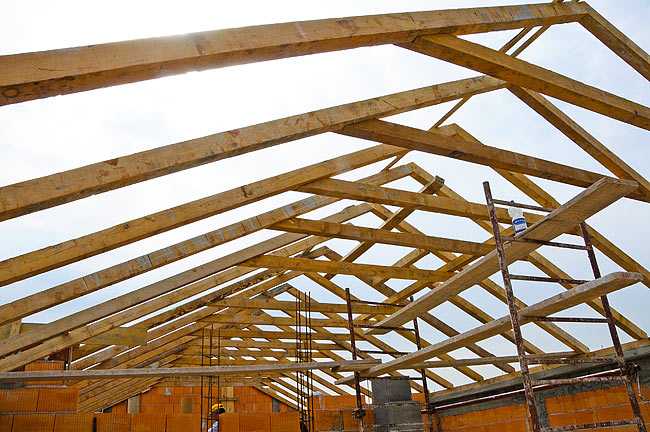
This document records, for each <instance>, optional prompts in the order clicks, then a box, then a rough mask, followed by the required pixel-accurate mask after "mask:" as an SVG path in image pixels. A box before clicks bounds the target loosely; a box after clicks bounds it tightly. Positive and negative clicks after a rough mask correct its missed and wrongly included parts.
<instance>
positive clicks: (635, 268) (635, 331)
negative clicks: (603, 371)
mask: <svg viewBox="0 0 650 432" xmlns="http://www.w3.org/2000/svg"><path fill="white" fill-rule="evenodd" d="M447 127H448V128H449V131H451V130H453V129H455V130H456V132H455V133H456V134H459V135H461V136H463V137H464V138H465V139H467V140H471V141H474V142H480V141H478V140H477V139H476V138H475V137H473V136H472V135H470V134H469V133H468V132H467V131H465V130H464V129H462V128H461V127H459V126H458V125H455V124H452V125H449V126H447ZM409 168H411V170H412V172H413V174H412V176H413V177H415V178H416V179H417V178H419V177H421V176H424V177H423V178H422V179H420V180H418V181H420V182H423V183H426V182H427V181H430V178H431V175H429V174H428V173H426V172H425V171H424V170H422V169H421V168H420V167H418V166H417V165H416V164H409ZM495 171H496V172H497V173H498V174H499V175H501V176H502V177H503V178H505V179H506V180H508V181H509V182H510V183H512V184H513V185H514V186H515V187H517V188H518V189H520V190H521V191H522V192H524V193H525V194H526V195H528V196H529V197H530V198H532V199H533V200H534V201H535V202H537V203H538V204H539V205H541V206H542V207H546V208H557V207H560V203H559V202H557V201H556V200H555V199H554V198H553V197H552V196H550V195H549V194H548V193H547V192H545V191H544V190H543V189H542V188H540V187H539V186H537V185H536V184H535V183H534V182H533V181H532V180H530V179H529V178H527V177H526V176H525V175H523V174H517V173H512V172H510V171H505V170H500V169H495ZM640 189H641V188H640ZM442 192H443V193H442V195H443V196H448V197H451V198H456V199H462V197H460V196H459V195H458V194H456V193H455V192H453V191H451V189H449V188H448V187H445V188H444V189H443V191H442ZM450 194H451V195H450ZM475 222H476V223H477V224H478V225H479V226H481V227H482V228H483V229H485V230H486V231H487V232H489V233H491V232H492V228H491V227H490V225H489V224H485V223H483V222H481V221H475ZM588 230H589V232H590V235H591V237H592V243H593V244H594V246H596V247H598V248H599V249H600V250H601V251H602V252H603V253H604V254H605V255H607V256H608V257H609V258H610V259H612V260H613V261H614V262H616V263H617V264H619V265H620V266H621V267H622V268H623V269H624V270H626V271H632V272H638V273H641V274H642V275H643V277H644V283H645V284H646V285H647V286H648V287H650V277H649V276H648V275H650V273H649V272H648V271H647V270H646V269H645V268H643V266H641V265H640V264H638V263H636V262H635V261H634V260H633V259H632V258H630V257H629V256H628V255H627V254H625V252H623V251H622V250H620V249H619V248H617V247H616V246H614V245H613V244H612V243H611V242H609V241H606V240H605V242H603V237H602V235H600V234H599V233H598V232H596V231H595V230H594V229H593V227H589V226H588ZM574 233H575V234H577V235H580V233H579V232H578V230H577V229H576V230H575V231H574ZM528 260H529V261H530V262H531V263H532V264H533V265H535V266H536V267H538V268H539V269H540V270H542V271H543V272H544V273H546V274H547V275H548V276H550V277H556V278H563V279H573V278H572V277H571V276H569V275H568V274H566V273H564V272H563V271H562V270H560V269H559V268H558V267H557V266H554V265H553V264H552V263H550V261H548V260H546V259H545V258H544V257H543V256H542V255H540V254H539V253H537V252H532V253H531V254H529V255H528ZM489 284H491V283H490V282H486V288H488V286H487V285H489ZM561 285H562V286H564V287H565V288H566V289H569V288H571V286H570V285H567V284H561ZM499 288H500V287H499ZM493 293H494V294H497V293H496V292H495V291H493ZM498 297H500V298H501V299H502V300H503V301H505V292H503V289H502V288H500V293H499V295H498ZM587 305H588V306H590V307H591V308H592V309H594V310H595V311H597V312H598V313H600V314H603V308H602V304H600V300H598V299H595V300H592V301H589V302H587ZM520 307H524V305H523V303H522V305H521V306H520ZM611 312H612V316H613V317H614V321H615V322H616V325H617V326H618V327H619V328H621V329H622V330H623V331H625V332H626V333H628V334H629V335H630V336H631V337H633V338H635V339H645V338H647V337H648V336H647V334H646V333H645V332H644V331H643V330H641V329H640V328H639V327H638V326H637V325H635V324H634V323H632V322H631V321H630V320H629V319H627V318H626V317H625V316H623V315H622V314H621V313H620V312H617V311H616V310H615V309H613V308H612V309H611ZM537 325H538V326H539V327H540V328H543V329H544V330H546V331H548V332H549V333H551V331H552V333H551V334H554V337H556V338H557V339H559V340H560V341H562V342H563V343H565V344H566V345H567V346H569V347H575V348H574V349H576V350H577V351H583V352H584V351H586V346H585V345H584V344H582V343H581V342H579V341H578V340H577V339H575V338H573V337H571V338H568V337H567V336H568V334H567V333H566V332H565V331H564V330H562V329H560V328H559V327H558V326H556V325H555V324H553V323H543V322H540V323H537ZM549 330H551V331H549ZM581 346H582V347H583V348H580V347H581Z"/></svg>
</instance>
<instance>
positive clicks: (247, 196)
mask: <svg viewBox="0 0 650 432" xmlns="http://www.w3.org/2000/svg"><path fill="white" fill-rule="evenodd" d="M397 152H398V151H397V149H395V148H392V147H390V146H377V147H374V148H371V149H366V150H361V151H358V152H354V153H350V154H347V155H344V156H340V157H337V158H333V159H330V160H327V161H325V162H320V163H316V164H312V165H310V166H307V167H305V168H301V169H298V170H293V171H290V172H288V173H285V174H281V175H279V176H275V177H271V178H268V179H264V180H260V181H257V182H254V183H250V184H248V185H243V186H241V187H237V188H234V189H231V190H229V191H225V192H221V193H218V194H215V195H212V196H209V197H206V198H202V199H199V200H196V201H192V202H189V203H186V204H182V205H179V206H176V207H173V208H169V209H166V210H163V211H160V212H156V213H152V214H150V215H147V216H144V217H141V218H137V219H133V220H130V221H126V222H123V223H120V224H119V225H115V226H113V227H110V228H107V229H103V230H101V231H97V232H95V233H92V234H87V235H85V236H82V237H79V238H76V239H73V240H68V241H65V242H62V243H59V244H56V245H53V246H50V247H46V248H43V249H40V250H37V251H34V252H29V253H27V254H24V255H20V256H17V257H14V258H10V259H8V260H4V261H2V262H0V283H2V284H3V285H6V284H8V283H12V282H16V281H19V280H21V279H24V278H26V277H29V276H34V275H37V274H40V273H43V272H45V271H48V270H52V269H55V268H58V267H62V266H64V265H67V264H71V263H73V262H77V261H79V260H82V259H85V258H89V257H92V256H95V255H98V254H100V253H103V252H106V251H109V250H113V249H115V248H118V247H121V246H124V245H127V244H131V243H133V242H136V241H138V240H142V239H144V238H148V237H151V236H153V235H156V234H160V233H163V232H166V231H169V230H172V229H174V228H178V227H180V226H183V225H186V224H189V223H192V222H196V221H199V220H202V219H205V218H207V217H210V216H214V215H216V214H220V213H223V212H225V211H228V210H232V209H234V208H238V207H240V206H244V205H246V204H250V203H253V202H256V201H258V200H260V199H264V198H268V197H270V196H273V195H277V194H280V193H282V192H285V191H287V190H291V189H292V188H294V187H298V186H300V185H302V184H303V183H309V182H311V181H314V180H318V179H320V178H323V177H330V176H332V175H335V174H338V173H342V172H346V171H349V170H353V169H356V168H359V167H362V166H366V165H368V164H371V163H373V162H377V161H380V160H384V159H386V158H388V157H391V156H393V155H395V154H396V153H397ZM399 171H400V170H399V169H396V170H395V171H394V172H393V173H397V172H399ZM398 177H399V175H398ZM382 178H386V179H387V178H393V176H392V175H390V174H389V175H388V177H385V176H384V177H382V176H379V177H374V178H373V179H372V180H371V182H374V181H376V180H380V179H382ZM332 202H333V201H331V200H327V199H319V198H316V197H314V198H312V199H308V200H302V201H298V202H296V203H292V204H289V205H288V206H284V207H281V208H279V209H276V210H272V211H269V212H265V213H263V214H261V215H259V217H260V219H259V221H258V220H257V219H256V218H251V219H248V220H244V221H241V223H242V225H239V223H238V224H233V225H231V226H228V227H225V228H223V229H222V230H216V231H212V232H209V233H207V234H204V235H201V236H197V237H195V238H192V239H189V240H187V241H185V242H182V243H180V244H177V245H172V246H170V247H167V248H164V249H161V250H159V251H156V252H153V253H152V254H149V255H146V256H145V258H137V259H135V260H129V261H128V262H127V263H123V264H118V265H117V266H113V267H109V268H108V269H106V270H104V271H103V272H102V273H101V274H98V275H89V276H88V277H87V280H83V281H78V280H77V281H76V289H77V290H79V291H81V292H85V290H83V289H82V288H83V285H82V284H89V285H90V287H95V286H97V285H99V283H98V282H97V279H99V280H104V278H108V279H109V280H110V281H112V280H116V281H120V280H123V279H124V278H125V277H127V276H131V275H133V274H139V273H142V272H144V271H148V270H151V269H155V268H157V267H160V266H161V265H164V264H167V263H169V262H173V261H176V260H178V259H180V258H182V257H184V256H189V255H192V254H195V253H198V252H201V251H203V250H206V249H209V248H211V247H214V246H217V245H219V244H223V243H226V242H227V241H230V240H233V239H236V238H239V237H242V236H243V235H246V234H248V233H250V232H255V231H258V230H260V229H263V228H266V227H268V226H269V225H271V224H273V223H275V222H279V221H281V220H284V218H285V216H284V213H285V212H286V213H287V214H288V215H289V217H292V216H297V215H300V214H302V213H304V212H305V211H309V210H313V209H316V208H320V207H322V206H324V205H327V204H331V203H332ZM246 227H249V228H246ZM185 248H187V252H186V253H182V251H183V250H185ZM134 261H135V263H134ZM154 263H159V264H154ZM131 267H133V270H130V271H129V270H128V269H130V268H131ZM122 274H124V275H125V276H122V277H121V278H120V277H119V276H120V275H122Z"/></svg>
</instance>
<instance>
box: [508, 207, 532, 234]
mask: <svg viewBox="0 0 650 432" xmlns="http://www.w3.org/2000/svg"><path fill="white" fill-rule="evenodd" d="M510 202H512V203H514V201H510ZM508 215H510V217H511V218H512V226H513V228H514V229H515V235H517V234H519V233H520V232H522V231H523V230H525V229H526V228H528V225H527V224H526V218H525V217H524V211H523V210H522V209H520V208H518V207H509V208H508Z"/></svg>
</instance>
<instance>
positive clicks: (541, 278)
mask: <svg viewBox="0 0 650 432" xmlns="http://www.w3.org/2000/svg"><path fill="white" fill-rule="evenodd" d="M510 279H515V280H523V281H530V282H556V283H567V284H577V285H582V284H583V283H587V282H589V281H587V280H581V279H563V278H552V277H545V276H527V275H516V274H511V275H510Z"/></svg>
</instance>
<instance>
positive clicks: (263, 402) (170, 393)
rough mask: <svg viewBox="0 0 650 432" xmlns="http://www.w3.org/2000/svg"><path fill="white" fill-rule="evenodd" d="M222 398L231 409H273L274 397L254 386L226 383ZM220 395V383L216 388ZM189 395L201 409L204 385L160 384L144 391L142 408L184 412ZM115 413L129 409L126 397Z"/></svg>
mask: <svg viewBox="0 0 650 432" xmlns="http://www.w3.org/2000/svg"><path fill="white" fill-rule="evenodd" d="M203 390H204V396H207V394H208V388H207V387H205V388H204V389H203ZM221 390H222V398H223V399H225V400H224V401H223V405H224V408H225V409H226V412H228V413H245V412H272V411H273V398H272V397H271V396H269V395H267V394H265V393H263V392H261V391H259V390H257V389H256V388H254V387H244V386H242V387H239V386H238V387H222V388H221ZM212 391H213V392H214V396H215V398H216V387H213V388H212ZM186 398H189V399H191V400H192V405H193V411H192V412H193V413H200V411H201V387H200V386H158V387H152V388H151V389H150V390H148V391H146V392H144V393H142V395H141V396H140V412H141V413H143V414H180V413H181V400H182V399H186ZM203 403H204V407H203V409H204V411H205V410H207V409H208V408H207V404H208V402H207V401H206V400H205V399H204V401H203ZM279 407H280V408H279V409H280V411H282V412H285V411H289V410H291V408H289V406H287V405H286V404H284V403H282V402H280V403H279ZM111 412H113V413H126V412H127V403H126V401H124V402H120V403H119V404H117V405H114V406H112V407H111Z"/></svg>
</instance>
